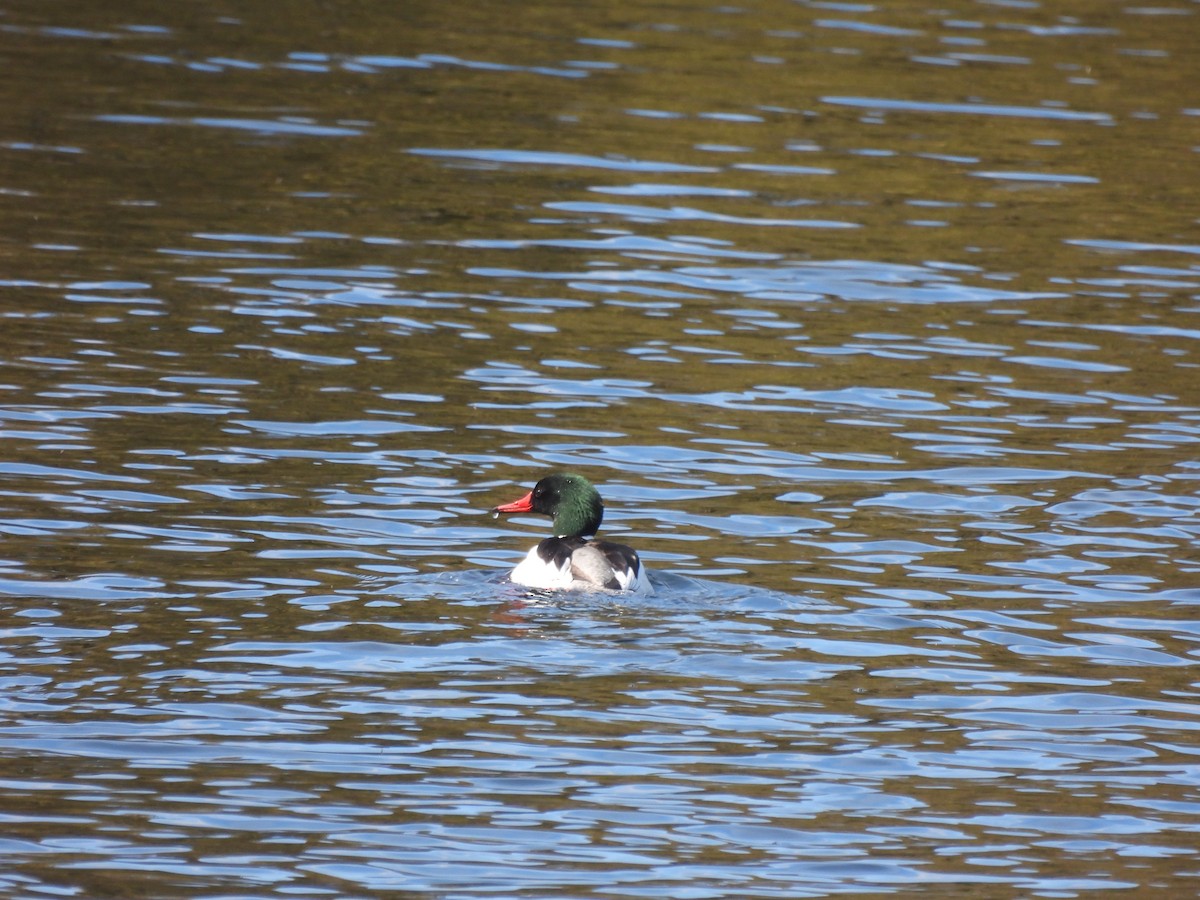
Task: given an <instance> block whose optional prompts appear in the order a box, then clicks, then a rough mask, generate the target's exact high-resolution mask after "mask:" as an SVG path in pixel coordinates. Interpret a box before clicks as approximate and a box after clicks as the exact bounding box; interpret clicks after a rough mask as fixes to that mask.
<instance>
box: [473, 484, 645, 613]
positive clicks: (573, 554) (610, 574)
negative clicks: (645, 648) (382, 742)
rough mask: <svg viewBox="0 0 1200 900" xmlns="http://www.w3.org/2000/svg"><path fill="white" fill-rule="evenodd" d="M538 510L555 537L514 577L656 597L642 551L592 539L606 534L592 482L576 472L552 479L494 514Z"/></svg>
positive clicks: (530, 583)
mask: <svg viewBox="0 0 1200 900" xmlns="http://www.w3.org/2000/svg"><path fill="white" fill-rule="evenodd" d="M520 512H533V513H540V514H541V515H544V516H550V517H551V518H553V519H554V535H555V536H554V537H549V538H546V539H545V540H544V541H542V542H541V543H539V544H538V545H537V546H536V547H534V548H533V549H532V550H530V551H529V553H528V554H527V555H526V556H525V559H523V560H522V561H521V562H520V563H519V564H518V565H517V567H516V568H515V569H513V570H512V574H511V575H510V576H509V578H511V579H512V581H513V582H514V583H515V584H521V585H524V586H525V587H531V588H541V589H543V590H591V591H595V590H609V591H633V592H636V593H639V594H652V593H654V588H653V587H651V586H650V580H649V578H648V577H647V575H646V571H645V569H643V568H642V561H641V560H640V559H639V558H638V555H637V551H636V550H634V549H633V548H632V547H626V546H625V545H624V544H614V543H612V542H610V541H594V540H588V538H589V537H591V536H593V535H595V534H596V532H597V531H599V530H600V523H601V521H603V519H604V503H603V501H601V499H600V494H599V493H598V492H597V491H596V489H595V487H593V486H592V483H591V482H590V481H588V480H587V479H586V478H584V477H583V476H582V475H576V474H575V473H574V472H558V473H555V474H554V475H547V476H546V477H545V478H543V479H542V480H541V481H539V482H538V483H537V485H535V486H534V488H533V490H532V491H530V492H529V493H528V494H526V495H525V496H524V497H522V498H521V499H520V500H514V501H513V502H512V503H505V504H504V505H503V506H497V507H496V508H495V509H494V510H492V514H493V515H496V516H499V515H500V514H501V513H520Z"/></svg>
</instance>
